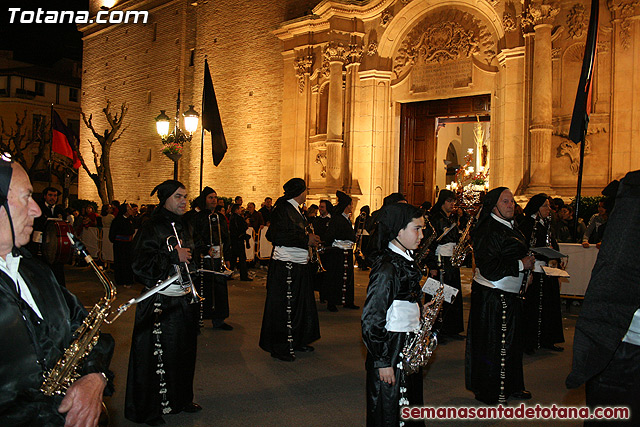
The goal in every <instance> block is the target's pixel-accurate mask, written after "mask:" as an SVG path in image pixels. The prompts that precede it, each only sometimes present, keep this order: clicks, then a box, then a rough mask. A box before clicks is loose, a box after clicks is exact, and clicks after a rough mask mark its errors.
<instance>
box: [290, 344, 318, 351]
mask: <svg viewBox="0 0 640 427" xmlns="http://www.w3.org/2000/svg"><path fill="white" fill-rule="evenodd" d="M293 350H294V351H299V352H301V353H311V352H312V351H314V350H315V348H313V347H311V346H310V345H303V346H301V347H297V348H294V349H293Z"/></svg>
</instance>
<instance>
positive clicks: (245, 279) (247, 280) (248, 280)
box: [240, 277, 253, 282]
mask: <svg viewBox="0 0 640 427" xmlns="http://www.w3.org/2000/svg"><path fill="white" fill-rule="evenodd" d="M240 281H241V282H253V279H252V278H251V277H245V278H244V279H240Z"/></svg>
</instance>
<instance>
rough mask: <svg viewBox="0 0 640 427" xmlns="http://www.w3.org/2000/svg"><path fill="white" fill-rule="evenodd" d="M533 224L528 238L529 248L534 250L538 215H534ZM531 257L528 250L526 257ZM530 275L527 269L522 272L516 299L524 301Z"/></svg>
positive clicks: (530, 251)
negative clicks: (522, 275)
mask: <svg viewBox="0 0 640 427" xmlns="http://www.w3.org/2000/svg"><path fill="white" fill-rule="evenodd" d="M534 221H535V222H534V223H533V229H532V230H531V238H529V248H535V245H536V231H538V222H539V221H538V215H536V217H535V219H534ZM530 255H533V251H532V250H531V249H529V252H527V256H530ZM530 275H531V270H529V269H527V270H525V271H524V277H523V278H522V284H521V285H520V292H518V297H519V298H520V299H524V293H525V292H526V291H527V282H529V276H530Z"/></svg>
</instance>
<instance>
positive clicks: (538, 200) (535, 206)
mask: <svg viewBox="0 0 640 427" xmlns="http://www.w3.org/2000/svg"><path fill="white" fill-rule="evenodd" d="M548 199H549V196H547V195H546V194H544V193H540V194H536V195H535V196H533V197H531V199H529V203H527V206H525V208H524V214H525V215H526V216H531V215H533V214H534V213H536V212H538V210H540V207H542V205H544V202H546V201H547V200H548Z"/></svg>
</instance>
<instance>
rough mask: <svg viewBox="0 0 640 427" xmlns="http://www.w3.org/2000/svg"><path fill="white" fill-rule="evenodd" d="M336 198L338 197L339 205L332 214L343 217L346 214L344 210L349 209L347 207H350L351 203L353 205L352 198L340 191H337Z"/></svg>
mask: <svg viewBox="0 0 640 427" xmlns="http://www.w3.org/2000/svg"><path fill="white" fill-rule="evenodd" d="M336 196H337V197H338V203H337V204H336V206H335V207H334V208H333V212H332V213H333V214H334V215H341V214H342V213H343V212H344V210H345V209H346V208H347V206H349V203H351V197H349V196H348V195H347V194H346V193H343V192H342V191H340V190H338V191H336Z"/></svg>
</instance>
